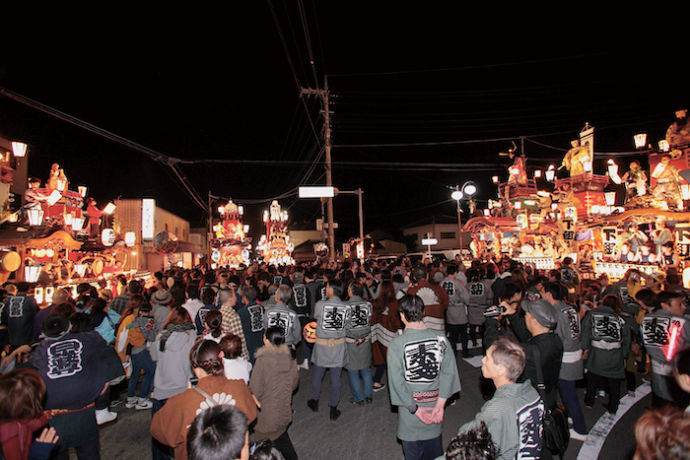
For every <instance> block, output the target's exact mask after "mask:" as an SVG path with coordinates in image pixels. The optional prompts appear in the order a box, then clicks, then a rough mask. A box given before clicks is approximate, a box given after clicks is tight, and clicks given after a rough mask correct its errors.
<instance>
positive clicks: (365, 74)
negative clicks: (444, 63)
mask: <svg viewBox="0 0 690 460" xmlns="http://www.w3.org/2000/svg"><path fill="white" fill-rule="evenodd" d="M606 54H608V53H604V52H600V53H592V54H581V55H575V56H561V57H555V58H549V59H533V60H528V61H516V62H505V63H498V64H483V65H473V66H463V67H441V68H436V69H416V70H393V71H387V72H385V71H384V72H362V73H336V74H332V76H334V77H374V76H388V75H402V74H419V73H432V72H454V71H461V70H476V69H489V68H495V67H509V66H518V65H529V64H542V63H548V62H557V61H567V60H577V59H582V58H586V57H594V56H604V55H606Z"/></svg>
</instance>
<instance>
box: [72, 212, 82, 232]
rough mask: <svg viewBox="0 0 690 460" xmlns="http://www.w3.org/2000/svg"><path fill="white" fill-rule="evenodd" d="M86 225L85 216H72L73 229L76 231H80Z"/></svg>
mask: <svg viewBox="0 0 690 460" xmlns="http://www.w3.org/2000/svg"><path fill="white" fill-rule="evenodd" d="M83 226H84V218H83V217H76V216H75V217H73V218H72V230H73V231H75V232H80V231H81V229H82V227H83Z"/></svg>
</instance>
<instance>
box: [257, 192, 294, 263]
mask: <svg viewBox="0 0 690 460" xmlns="http://www.w3.org/2000/svg"><path fill="white" fill-rule="evenodd" d="M287 221H288V213H287V211H282V210H281V209H280V205H279V204H278V202H277V201H276V200H273V202H272V203H271V207H270V208H269V209H268V210H266V211H264V224H266V234H265V235H261V240H260V241H259V244H258V246H257V250H258V251H260V253H261V255H262V256H263V258H264V261H265V262H267V263H269V264H274V265H293V264H294V263H295V261H294V259H293V258H292V251H293V250H294V249H295V247H294V245H293V244H292V243H291V242H290V236H289V235H288V228H287Z"/></svg>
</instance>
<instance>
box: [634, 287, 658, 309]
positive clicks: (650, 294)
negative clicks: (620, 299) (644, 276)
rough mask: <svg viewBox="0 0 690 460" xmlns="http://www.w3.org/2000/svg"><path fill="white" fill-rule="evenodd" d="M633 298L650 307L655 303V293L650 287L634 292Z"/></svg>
mask: <svg viewBox="0 0 690 460" xmlns="http://www.w3.org/2000/svg"><path fill="white" fill-rule="evenodd" d="M635 300H637V301H638V302H642V303H644V304H645V305H647V306H650V307H654V306H656V304H657V302H656V293H655V292H654V291H652V290H651V289H640V290H639V291H637V294H635Z"/></svg>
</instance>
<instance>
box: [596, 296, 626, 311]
mask: <svg viewBox="0 0 690 460" xmlns="http://www.w3.org/2000/svg"><path fill="white" fill-rule="evenodd" d="M601 305H602V306H605V307H609V308H612V309H613V311H615V312H616V313H620V312H621V310H622V309H623V301H622V300H621V298H620V297H618V296H617V295H614V294H607V295H605V296H604V298H603V299H601Z"/></svg>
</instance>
